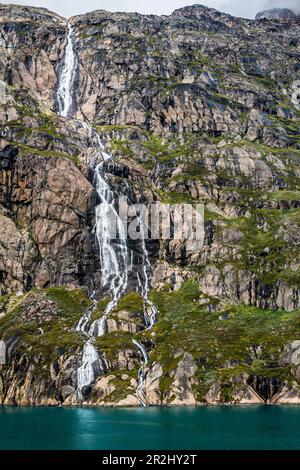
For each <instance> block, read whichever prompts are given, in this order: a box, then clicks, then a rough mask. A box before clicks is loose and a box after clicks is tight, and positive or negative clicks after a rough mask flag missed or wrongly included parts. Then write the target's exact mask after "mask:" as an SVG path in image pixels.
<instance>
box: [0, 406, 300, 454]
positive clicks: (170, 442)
mask: <svg viewBox="0 0 300 470" xmlns="http://www.w3.org/2000/svg"><path fill="white" fill-rule="evenodd" d="M0 449H1V450H3V449H5V450H16V449H17V450H32V449H33V450H48V449H53V450H61V449H62V450H73V449H74V450H75V449H78V450H117V449H120V450H139V449H142V450H202V449H205V450H211V449H219V450H222V449H243V450H246V449H254V450H255V449H256V450H258V449H263V450H267V449H286V450H287V449H297V450H299V449H300V407H293V406H290V407H288V406H249V407H247V406H245V407H243V406H240V407H230V406H229V407H211V408H202V407H201V408H190V409H186V408H171V409H169V408H135V409H84V408H67V409H65V408H6V407H4V408H0Z"/></svg>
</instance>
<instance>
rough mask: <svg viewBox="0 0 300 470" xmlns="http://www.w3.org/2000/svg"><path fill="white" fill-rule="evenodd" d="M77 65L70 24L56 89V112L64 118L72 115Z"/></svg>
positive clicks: (72, 31)
mask: <svg viewBox="0 0 300 470" xmlns="http://www.w3.org/2000/svg"><path fill="white" fill-rule="evenodd" d="M77 67H78V61H77V55H76V52H75V33H74V30H73V28H72V26H70V25H68V42H67V46H66V50H65V55H64V59H63V64H62V69H61V73H60V79H59V86H58V90H57V103H58V114H59V115H60V116H63V117H65V118H69V117H71V115H72V111H73V104H74V84H75V77H76V71H77Z"/></svg>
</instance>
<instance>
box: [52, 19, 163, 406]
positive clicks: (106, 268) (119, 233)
mask: <svg viewBox="0 0 300 470" xmlns="http://www.w3.org/2000/svg"><path fill="white" fill-rule="evenodd" d="M75 46H76V36H75V33H74V30H73V28H72V27H71V26H70V25H69V27H68V40H67V46H66V50H65V55H64V59H63V64H62V67H61V73H60V80H59V86H58V91H57V102H58V110H59V114H60V115H61V116H63V117H65V118H70V117H71V116H72V115H73V114H74V112H75V109H74V102H75V93H74V84H75V79H76V74H77V69H78V58H77V54H76V52H75ZM77 122H78V124H79V125H80V126H81V127H82V128H84V129H86V130H87V131H88V135H89V141H90V145H91V147H92V148H93V149H94V150H95V155H94V158H93V159H92V161H91V162H90V166H91V167H92V168H93V170H94V175H95V188H96V192H97V195H98V197H99V204H98V205H97V207H96V209H95V218H96V223H95V233H96V238H97V242H98V247H99V255H100V264H101V269H102V287H103V288H104V289H105V290H107V291H108V293H109V295H110V297H111V300H110V302H109V303H108V305H107V307H106V309H105V314H104V316H103V317H102V318H101V319H100V320H96V321H94V322H93V323H92V325H91V326H89V325H90V322H91V319H92V314H93V312H94V311H95V310H96V308H97V301H96V300H95V293H93V294H92V295H91V299H92V300H93V305H92V306H91V307H89V308H88V309H87V310H86V311H85V313H84V315H83V317H82V318H81V319H80V321H79V323H78V325H77V327H76V331H80V332H81V333H83V334H84V335H85V336H86V337H87V341H86V343H85V345H84V348H83V353H82V365H81V366H80V367H79V368H78V370H77V388H78V389H77V396H78V399H80V400H83V399H84V394H83V391H84V388H85V387H87V386H89V385H90V384H92V383H93V382H94V381H95V379H96V377H97V376H98V375H99V374H101V373H102V374H104V373H106V372H107V369H108V364H107V362H106V361H105V359H104V358H103V357H102V356H101V354H99V353H98V351H97V350H96V348H95V347H94V346H93V340H94V338H95V337H97V336H102V335H104V334H105V333H106V332H107V320H108V316H109V314H110V312H111V311H112V310H113V309H114V308H115V307H116V306H117V304H118V301H119V300H120V298H121V297H122V296H123V295H124V294H125V293H126V291H127V290H128V283H129V277H130V276H131V278H135V281H136V290H137V292H138V293H140V294H141V296H142V297H143V299H144V316H145V323H146V326H147V327H148V328H152V327H153V325H154V323H155V321H156V318H157V310H156V308H155V306H154V305H153V303H152V302H151V301H150V299H149V292H150V286H149V271H150V270H151V263H150V260H149V256H148V252H147V248H146V243H145V239H144V237H141V240H140V245H141V246H140V248H141V252H142V263H141V267H139V271H136V270H135V269H134V268H133V253H132V251H131V250H130V249H129V247H128V243H127V232H126V229H125V225H124V222H123V220H122V219H121V218H120V216H119V214H118V211H117V208H116V196H115V194H114V192H113V190H112V188H111V187H110V185H109V182H108V179H107V177H106V174H105V169H106V165H107V164H109V162H111V163H113V158H112V156H111V155H109V154H108V153H106V151H105V148H104V145H103V144H102V141H101V137H100V135H99V134H98V133H97V132H96V131H95V129H93V128H92V127H91V126H90V125H89V124H88V123H87V122H85V121H77ZM99 160H101V162H100V163H97V164H96V165H95V162H96V161H99ZM128 189H129V188H128ZM132 206H133V205H132ZM136 218H137V221H138V223H139V225H140V229H141V231H142V230H143V222H142V220H141V218H140V217H139V215H138V213H136ZM112 221H113V222H114V224H115V228H116V238H112V237H111V231H110V229H111V225H112ZM133 343H134V345H135V346H136V347H137V348H138V349H139V350H140V352H141V353H142V357H143V366H142V367H141V368H140V370H139V374H138V386H137V389H136V396H137V398H138V400H139V401H140V402H141V404H142V405H144V406H146V404H147V402H146V397H145V393H144V369H145V366H146V365H147V363H148V356H147V352H146V349H145V347H144V346H143V345H142V344H141V343H139V342H138V341H136V340H133Z"/></svg>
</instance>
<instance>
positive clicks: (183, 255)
mask: <svg viewBox="0 0 300 470" xmlns="http://www.w3.org/2000/svg"><path fill="white" fill-rule="evenodd" d="M299 59H300V22H299V19H297V18H294V17H291V18H284V19H282V20H278V21H277V20H266V19H262V20H258V21H252V20H242V19H238V18H233V17H231V16H229V15H225V14H222V13H219V12H218V11H216V10H212V9H208V8H205V7H202V6H198V5H195V6H192V7H186V8H182V9H180V10H176V11H175V12H174V13H173V14H172V15H170V16H163V17H158V16H154V15H151V16H143V15H139V14H129V13H114V14H112V13H108V12H106V11H102V10H99V11H96V12H92V13H88V14H86V15H83V16H78V17H73V18H71V19H70V20H69V23H68V22H67V20H65V19H63V18H61V17H59V16H58V15H56V14H54V13H50V12H49V11H47V10H45V9H40V8H29V7H19V6H12V5H9V6H6V5H2V4H0V65H1V66H0V80H1V82H0V85H1V86H0V91H2V93H1V95H0V126H1V127H0V169H1V171H0V223H1V232H0V340H1V339H3V340H4V341H5V344H6V349H7V361H6V364H5V365H2V366H0V367H1V369H0V402H2V403H3V404H6V405H11V404H13V405H14V404H19V405H29V404H37V405H39V404H43V405H59V404H65V405H70V404H85V405H102V406H126V405H133V406H134V405H139V404H141V403H142V404H148V405H194V404H199V403H208V404H215V403H260V402H264V401H268V402H270V401H271V402H278V403H286V402H288V403H298V402H299V400H300V390H299V385H300V249H299V246H300V230H299V228H300V169H299V160H300V137H299V131H300V122H299V118H300V106H297V100H296V99H295V96H294V98H293V95H295V91H294V90H293V88H292V84H293V82H295V81H296V80H300V61H299ZM4 91H5V93H4ZM61 93H62V94H61ZM67 98H68V103H67ZM296 98H297V97H296ZM120 195H123V196H127V197H128V198H129V199H130V201H131V202H132V203H144V204H146V205H149V204H151V203H153V202H155V203H156V205H158V206H159V205H161V204H162V203H167V204H171V203H172V204H176V203H187V204H196V203H201V204H204V206H205V239H204V246H203V248H202V249H201V250H197V251H193V252H190V251H188V250H187V246H186V241H184V240H183V241H176V242H175V241H174V240H162V239H160V240H146V241H145V242H144V241H143V242H141V241H139V242H135V241H130V244H129V245H128V246H127V244H122V243H120V244H119V245H118V246H111V245H109V242H108V240H107V238H105V234H104V233H103V232H101V231H99V224H100V222H101V220H102V221H103V219H104V218H105V212H104V211H103V207H104V206H103V204H101V202H102V203H103V202H104V201H106V202H109V204H112V205H113V206H114V201H115V199H116V198H117V196H120ZM120 230H122V228H120ZM111 249H113V252H112V251H111ZM128 253H130V256H131V265H130V267H129V268H128V263H127V261H126V262H125V259H127V256H128ZM108 254H110V256H111V258H112V262H111V263H110V265H109V266H106V265H105V259H106V260H107V259H108V258H109V257H108ZM114 256H115V257H116V259H114ZM109 259H110V258H109ZM116 266H117V268H118V269H119V268H120V269H119V271H120V272H119V271H118V273H117V274H118V276H114V275H113V274H112V272H113V267H115V268H116ZM115 271H116V269H115ZM124 275H125V277H124ZM106 278H107V279H106ZM105 279H106V281H107V282H104V280H105ZM148 281H149V282H150V284H151V290H150V287H149V289H148ZM109 283H110V286H109V288H108V285H109ZM114 295H115V300H116V302H113V303H112V304H111V303H110V300H112V299H113V300H114Z"/></svg>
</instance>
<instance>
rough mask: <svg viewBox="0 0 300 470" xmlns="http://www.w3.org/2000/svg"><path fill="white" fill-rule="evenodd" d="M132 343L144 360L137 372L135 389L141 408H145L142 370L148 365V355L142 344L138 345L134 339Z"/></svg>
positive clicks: (145, 399) (145, 400)
mask: <svg viewBox="0 0 300 470" xmlns="http://www.w3.org/2000/svg"><path fill="white" fill-rule="evenodd" d="M132 342H133V344H134V345H135V346H136V347H137V348H138V349H139V350H140V351H141V353H142V356H143V360H144V363H143V365H142V367H141V368H140V369H139V372H138V386H137V388H136V396H137V399H138V400H139V401H140V403H141V404H142V405H143V406H147V398H146V394H145V387H144V382H145V378H144V369H145V366H146V365H147V364H148V354H147V351H146V348H145V346H144V345H143V344H141V343H139V342H138V341H136V340H135V339H133V340H132Z"/></svg>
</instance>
